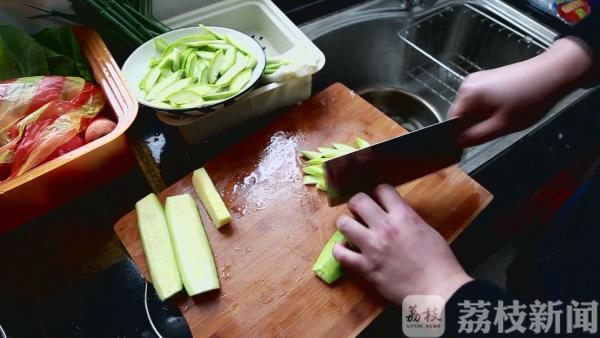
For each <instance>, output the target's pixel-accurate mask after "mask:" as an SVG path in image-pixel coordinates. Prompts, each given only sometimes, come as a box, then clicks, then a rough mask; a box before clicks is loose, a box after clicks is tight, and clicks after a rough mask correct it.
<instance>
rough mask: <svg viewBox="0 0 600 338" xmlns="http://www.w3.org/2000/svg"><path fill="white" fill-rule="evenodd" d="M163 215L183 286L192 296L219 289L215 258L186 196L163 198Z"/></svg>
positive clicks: (198, 219) (193, 203) (194, 210)
mask: <svg viewBox="0 0 600 338" xmlns="http://www.w3.org/2000/svg"><path fill="white" fill-rule="evenodd" d="M165 213H166V215H167V224H168V226H169V233H170V234H171V238H172V240H173V244H174V247H175V258H176V260H177V267H178V269H179V274H180V275H181V280H182V281H183V286H184V287H185V291H186V292H187V294H188V295H190V296H194V295H197V294H200V293H203V292H206V291H210V290H215V289H218V288H219V287H220V285H219V275H218V273H217V267H216V266H215V259H214V257H213V254H212V250H211V248H210V243H209V242H208V237H207V236H206V232H205V231H204V226H203V225H202V220H201V219H200V214H198V208H197V207H196V203H195V202H194V199H193V198H192V197H191V196H190V195H187V194H186V195H178V196H171V197H168V198H167V201H166V202H165Z"/></svg>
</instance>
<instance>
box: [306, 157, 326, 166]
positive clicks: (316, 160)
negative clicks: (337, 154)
mask: <svg viewBox="0 0 600 338" xmlns="http://www.w3.org/2000/svg"><path fill="white" fill-rule="evenodd" d="M325 161H327V159H326V158H323V157H321V158H313V159H312V160H308V161H306V164H308V165H318V164H323V163H325Z"/></svg>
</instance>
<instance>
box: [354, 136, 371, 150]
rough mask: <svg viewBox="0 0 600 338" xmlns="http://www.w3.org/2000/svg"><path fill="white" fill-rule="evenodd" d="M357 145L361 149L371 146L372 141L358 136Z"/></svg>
mask: <svg viewBox="0 0 600 338" xmlns="http://www.w3.org/2000/svg"><path fill="white" fill-rule="evenodd" d="M356 145H357V146H358V148H359V149H362V148H366V147H368V146H370V145H371V143H369V142H367V140H365V139H363V138H360V137H357V138H356Z"/></svg>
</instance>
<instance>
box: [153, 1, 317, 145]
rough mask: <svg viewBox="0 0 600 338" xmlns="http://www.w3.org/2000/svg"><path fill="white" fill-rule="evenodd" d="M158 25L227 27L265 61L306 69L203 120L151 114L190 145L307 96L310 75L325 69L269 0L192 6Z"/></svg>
mask: <svg viewBox="0 0 600 338" xmlns="http://www.w3.org/2000/svg"><path fill="white" fill-rule="evenodd" d="M164 23H165V24H166V25H168V26H170V27H171V28H173V29H176V28H182V27H191V26H195V25H197V24H199V23H202V24H204V25H213V26H222V27H229V28H233V29H236V30H239V31H241V32H244V33H246V34H248V35H251V36H253V37H254V38H255V39H256V40H257V41H258V42H259V43H260V44H261V45H262V46H263V47H264V48H265V52H266V54H267V57H280V58H282V59H286V60H291V61H292V62H293V61H294V60H300V61H302V62H303V63H306V64H307V65H311V66H310V67H305V68H303V69H300V70H296V71H295V74H294V76H290V75H289V74H288V75H287V76H283V77H282V79H280V81H279V82H273V83H269V84H265V85H259V86H258V87H257V88H256V89H254V90H253V91H252V92H250V93H248V94H247V95H246V96H245V97H244V98H243V99H241V100H240V101H237V102H235V103H233V104H231V105H229V106H226V107H225V108H223V109H221V110H218V111H215V112H213V113H210V114H208V115H206V116H202V117H197V116H188V117H181V118H180V117H174V116H172V115H167V114H162V113H157V115H158V117H159V119H160V120H161V121H162V122H164V123H166V124H169V125H173V126H177V127H179V129H180V131H181V133H182V135H183V137H184V138H185V139H186V141H187V142H188V143H190V144H198V143H200V142H201V141H202V140H204V139H206V138H208V137H210V136H212V135H215V134H217V133H219V132H222V131H224V130H226V129H228V128H230V127H233V126H235V125H238V124H241V123H243V122H245V121H248V120H250V119H252V118H255V117H257V116H260V115H263V114H267V113H269V112H272V111H273V110H275V109H277V108H281V107H285V106H291V105H294V104H296V103H298V102H300V101H303V100H306V99H307V98H309V97H310V91H311V86H312V75H313V74H314V73H316V72H318V71H319V70H321V68H323V66H324V65H325V55H323V52H321V51H320V50H319V49H318V48H317V47H316V46H315V45H314V44H313V43H312V41H310V39H308V37H306V35H304V33H302V31H300V29H299V28H298V27H296V25H295V24H294V23H293V22H292V21H291V20H290V19H288V17H287V16H285V14H284V13H283V12H282V11H281V10H280V9H279V8H278V7H277V6H276V5H275V4H274V3H273V2H272V1H270V0H250V1H248V0H225V1H219V2H217V3H214V4H211V5H208V6H205V7H201V8H198V9H197V10H194V11H190V12H187V13H185V14H181V15H178V16H175V17H172V18H169V19H166V20H164Z"/></svg>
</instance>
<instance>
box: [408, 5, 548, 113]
mask: <svg viewBox="0 0 600 338" xmlns="http://www.w3.org/2000/svg"><path fill="white" fill-rule="evenodd" d="M399 37H400V38H401V39H402V40H403V41H404V42H405V43H406V45H407V46H408V48H407V52H406V55H405V62H407V67H406V69H407V70H406V72H405V74H403V76H404V80H405V81H408V82H409V83H410V87H411V88H416V91H417V94H418V95H421V96H422V97H423V98H425V99H427V100H430V101H432V102H434V103H437V105H438V106H443V107H449V106H450V104H451V103H452V102H453V101H454V99H455V97H456V93H457V91H458V88H459V87H460V84H461V83H462V81H463V79H464V77H466V76H467V75H468V74H470V73H473V72H477V71H480V70H484V69H490V68H496V67H500V66H504V65H507V64H511V63H515V62H518V61H522V60H526V59H528V58H531V57H534V56H536V55H538V54H540V53H541V52H543V51H544V50H545V47H544V45H542V44H541V43H540V42H538V41H536V40H535V39H533V38H532V37H530V36H528V35H526V34H524V33H523V32H521V31H519V30H518V29H517V28H515V27H512V26H511V25H510V23H508V22H506V21H504V20H503V19H501V18H499V17H496V16H494V15H493V14H491V13H488V12H486V10H484V9H479V8H477V7H476V6H474V5H470V4H461V5H450V6H448V7H446V8H443V9H441V10H439V11H436V12H435V13H433V14H432V15H430V16H428V17H425V18H424V19H422V20H420V21H418V22H415V23H413V24H411V25H410V26H408V27H406V28H404V29H402V30H401V31H400V32H399ZM499 51H500V52H499ZM436 101H437V102H436Z"/></svg>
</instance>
